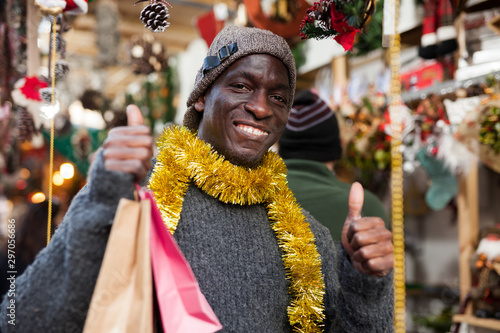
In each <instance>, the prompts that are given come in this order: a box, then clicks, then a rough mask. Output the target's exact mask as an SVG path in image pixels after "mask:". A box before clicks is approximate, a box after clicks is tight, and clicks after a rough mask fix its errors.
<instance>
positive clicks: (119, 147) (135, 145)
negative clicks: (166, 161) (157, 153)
mask: <svg viewBox="0 0 500 333" xmlns="http://www.w3.org/2000/svg"><path fill="white" fill-rule="evenodd" d="M127 119H128V125H127V126H122V127H115V128H113V129H112V130H111V131H109V134H108V137H107V138H106V140H105V141H104V145H103V156H104V167H105V168H106V169H108V170H113V171H121V172H125V173H129V174H132V175H134V176H135V180H136V181H137V182H140V181H141V180H142V179H143V178H144V177H145V176H146V175H147V173H148V172H149V169H150V168H151V158H152V157H153V138H152V137H151V129H150V128H149V126H146V125H144V121H143V119H142V114H141V110H139V108H138V107H137V106H135V105H129V106H127Z"/></svg>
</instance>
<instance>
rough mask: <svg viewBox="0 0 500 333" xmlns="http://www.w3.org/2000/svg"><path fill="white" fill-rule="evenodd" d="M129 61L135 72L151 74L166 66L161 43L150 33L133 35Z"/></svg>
mask: <svg viewBox="0 0 500 333" xmlns="http://www.w3.org/2000/svg"><path fill="white" fill-rule="evenodd" d="M130 62H131V63H132V66H133V67H134V73H135V74H146V75H147V74H151V73H153V72H159V71H162V70H165V69H166V68H167V67H168V64H167V55H166V50H165V47H164V46H163V44H162V43H161V42H160V41H158V40H155V39H154V38H153V37H152V36H151V35H144V36H133V37H132V40H131V43H130Z"/></svg>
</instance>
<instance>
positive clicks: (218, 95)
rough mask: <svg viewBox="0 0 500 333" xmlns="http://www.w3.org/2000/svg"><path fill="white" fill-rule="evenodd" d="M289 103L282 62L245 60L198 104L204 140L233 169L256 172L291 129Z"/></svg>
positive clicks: (257, 56) (260, 58)
mask: <svg viewBox="0 0 500 333" xmlns="http://www.w3.org/2000/svg"><path fill="white" fill-rule="evenodd" d="M289 98H290V82H289V80H288V70H287V68H286V67H285V65H284V64H283V63H282V62H281V61H280V60H278V59H277V58H275V57H273V56H270V55H264V54H253V55H249V56H246V57H243V58H241V59H239V60H237V61H236V62H234V63H233V64H232V65H231V66H230V67H229V68H228V69H227V70H226V71H225V72H224V73H222V74H221V75H220V76H219V77H218V78H217V80H215V81H214V83H213V84H212V86H211V87H210V88H209V89H208V90H207V92H206V94H205V96H203V97H200V99H198V101H197V103H196V104H195V108H196V110H197V111H203V116H202V119H201V122H200V126H199V129H198V137H199V138H200V139H202V140H203V141H205V142H207V143H209V144H211V145H212V146H213V147H214V148H215V150H216V151H217V152H218V153H219V154H221V155H224V156H225V157H226V158H227V159H228V160H229V161H230V162H232V163H233V164H236V165H242V166H245V167H255V166H257V165H258V164H259V162H260V160H261V158H262V156H263V155H264V154H265V153H266V152H267V151H268V149H269V148H270V147H271V146H272V145H273V144H274V143H275V142H276V141H277V140H278V139H279V137H280V136H281V134H282V133H283V130H284V129H285V125H286V122H287V120H288V109H287V102H288V99H289Z"/></svg>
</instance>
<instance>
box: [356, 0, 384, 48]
mask: <svg viewBox="0 0 500 333" xmlns="http://www.w3.org/2000/svg"><path fill="white" fill-rule="evenodd" d="M383 8H384V0H379V1H378V2H377V6H376V8H375V13H373V15H372V16H371V18H369V19H368V20H367V22H366V25H365V28H364V29H363V33H360V34H358V35H357V38H356V40H355V43H354V47H353V48H352V50H351V53H350V54H349V55H352V56H355V57H357V56H363V55H366V54H368V53H369V52H371V51H374V50H377V49H380V48H382V21H383V14H384V11H383Z"/></svg>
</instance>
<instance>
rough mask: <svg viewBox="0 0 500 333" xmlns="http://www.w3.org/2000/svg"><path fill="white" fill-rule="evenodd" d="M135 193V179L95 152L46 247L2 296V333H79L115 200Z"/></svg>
mask: <svg viewBox="0 0 500 333" xmlns="http://www.w3.org/2000/svg"><path fill="white" fill-rule="evenodd" d="M133 191H134V181H133V177H132V176H131V175H128V174H124V173H120V172H114V171H109V170H107V169H105V168H104V163H103V157H102V151H100V152H98V154H97V156H96V159H95V161H94V164H93V166H92V168H91V170H90V173H89V179H88V183H87V185H86V186H85V187H84V188H83V189H82V190H81V191H80V192H79V193H78V194H77V195H76V196H75V198H74V199H73V201H72V203H71V205H70V207H69V209H68V212H67V213H66V215H65V217H64V219H63V221H62V223H61V225H60V226H59V228H58V229H57V231H56V232H55V234H54V236H53V237H52V239H51V241H50V243H49V245H48V246H47V247H46V248H44V249H43V250H42V251H41V252H40V253H39V254H38V256H37V257H36V259H35V261H34V262H33V263H32V264H31V265H30V266H29V267H28V268H27V269H26V271H25V272H24V273H23V274H22V275H21V276H19V277H17V278H16V280H15V291H14V293H15V296H14V297H9V295H8V294H6V295H5V297H4V299H3V302H2V306H1V309H0V316H1V318H2V320H0V331H1V332H4V333H7V332H55V333H58V332H81V331H82V329H83V325H84V322H85V318H86V315H87V311H88V308H89V304H90V300H91V298H92V292H93V290H94V287H95V283H96V280H97V276H98V274H99V269H100V265H101V262H102V259H103V256H104V251H105V248H106V243H107V240H108V236H109V232H110V229H111V224H112V222H113V218H114V215H115V211H116V208H117V205H118V202H119V200H120V199H121V198H129V199H131V198H133ZM11 304H14V305H15V308H14V310H13V311H12V306H11V308H10V309H9V308H8V306H9V305H11ZM9 314H14V316H9ZM12 318H14V319H15V320H14V321H13V322H12V321H11V322H10V323H9V320H11V319H12ZM12 323H15V325H12Z"/></svg>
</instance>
